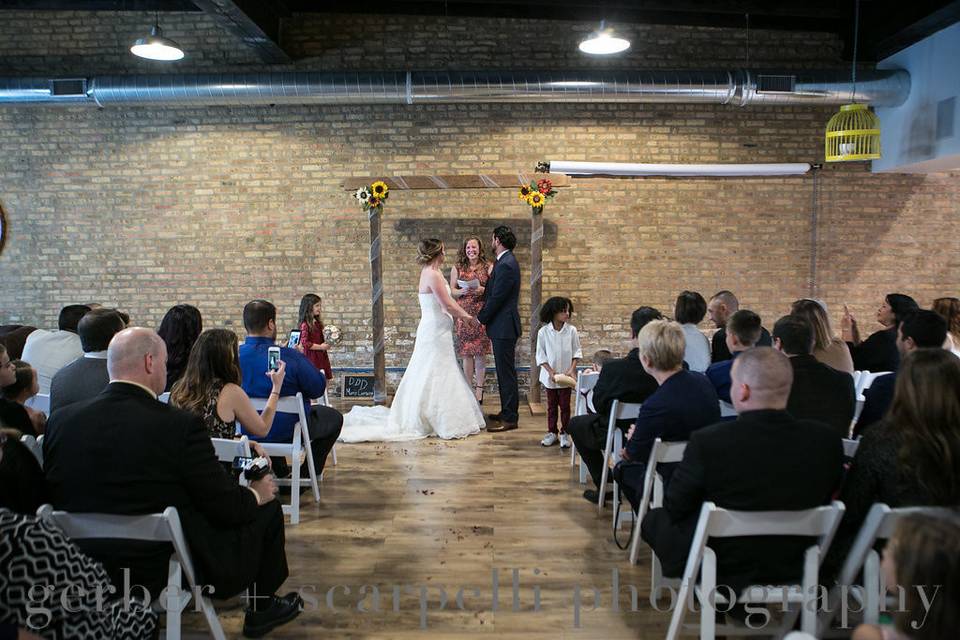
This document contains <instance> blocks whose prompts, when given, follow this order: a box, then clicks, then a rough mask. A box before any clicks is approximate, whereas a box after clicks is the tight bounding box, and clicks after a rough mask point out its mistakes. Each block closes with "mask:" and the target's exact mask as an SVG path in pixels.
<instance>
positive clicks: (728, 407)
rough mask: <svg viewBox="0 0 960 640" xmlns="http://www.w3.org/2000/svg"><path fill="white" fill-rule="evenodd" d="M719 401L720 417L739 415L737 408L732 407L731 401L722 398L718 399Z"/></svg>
mask: <svg viewBox="0 0 960 640" xmlns="http://www.w3.org/2000/svg"><path fill="white" fill-rule="evenodd" d="M719 402H720V417H721V418H736V417H737V415H739V414H738V413H737V410H736V409H734V408H733V403H732V402H724V401H723V400H719Z"/></svg>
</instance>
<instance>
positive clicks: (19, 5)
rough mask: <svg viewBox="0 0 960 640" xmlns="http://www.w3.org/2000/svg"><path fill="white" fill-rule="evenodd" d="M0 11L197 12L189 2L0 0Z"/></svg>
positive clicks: (184, 0)
mask: <svg viewBox="0 0 960 640" xmlns="http://www.w3.org/2000/svg"><path fill="white" fill-rule="evenodd" d="M0 9H11V10H19V11H137V12H143V11H186V12H193V13H196V12H199V11H200V10H199V9H197V7H196V5H194V4H193V3H192V2H191V1H190V0H0Z"/></svg>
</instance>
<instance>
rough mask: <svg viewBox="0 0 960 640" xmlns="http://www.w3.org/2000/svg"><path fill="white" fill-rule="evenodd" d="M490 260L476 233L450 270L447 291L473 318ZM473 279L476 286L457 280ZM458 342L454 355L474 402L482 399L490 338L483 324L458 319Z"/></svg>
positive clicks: (489, 268) (484, 283) (488, 276)
mask: <svg viewBox="0 0 960 640" xmlns="http://www.w3.org/2000/svg"><path fill="white" fill-rule="evenodd" d="M491 271H493V263H492V262H491V261H489V260H487V256H486V255H484V253H483V242H482V241H481V240H480V238H478V237H476V236H470V237H469V238H467V239H466V240H464V241H463V245H462V246H461V247H460V251H458V252H457V263H456V264H455V265H454V266H453V268H452V269H450V291H451V293H452V294H453V297H454V298H457V300H458V302H459V303H460V306H461V307H463V310H464V311H466V312H467V313H469V314H470V315H471V316H474V317H476V315H477V314H478V313H479V312H480V309H482V308H483V292H484V290H485V289H484V287H486V284H487V280H488V279H489V278H490V272H491ZM473 280H476V281H477V282H479V283H480V284H479V286H478V287H476V288H472V287H467V288H461V287H460V285H459V282H471V281H473ZM456 327H457V341H458V342H459V344H460V346H459V350H458V352H457V355H458V356H460V358H461V360H462V362H463V374H464V375H465V376H466V377H467V383H468V384H470V385H471V386H472V387H473V390H474V395H475V396H476V398H477V401H478V402H480V403H482V402H483V387H484V377H485V375H486V371H487V362H486V357H487V354H488V353H490V338H488V337H487V332H486V330H485V329H484V327H483V325H479V326H471V325H469V324H467V323H466V322H464V321H462V320H457V325H456Z"/></svg>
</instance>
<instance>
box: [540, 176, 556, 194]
mask: <svg viewBox="0 0 960 640" xmlns="http://www.w3.org/2000/svg"><path fill="white" fill-rule="evenodd" d="M537 190H538V191H539V192H540V193H542V194H543V195H545V196H547V195H550V194H552V193H553V183H552V182H550V181H549V180H547V179H546V178H544V179H543V180H538V181H537Z"/></svg>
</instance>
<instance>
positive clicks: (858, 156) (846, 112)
mask: <svg viewBox="0 0 960 640" xmlns="http://www.w3.org/2000/svg"><path fill="white" fill-rule="evenodd" d="M853 24H854V27H853V65H852V74H851V75H852V77H853V97H852V103H851V104H845V105H843V106H842V107H840V111H838V112H837V113H836V114H834V116H833V117H832V118H830V122H828V123H827V135H826V145H825V156H826V160H827V162H854V161H858V160H876V159H878V158H879V157H880V118H878V117H877V114H875V113H873V112H871V111H870V109H869V108H868V107H867V105H865V104H858V103H857V40H858V39H859V37H860V0H856V2H855V10H854V18H853Z"/></svg>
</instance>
